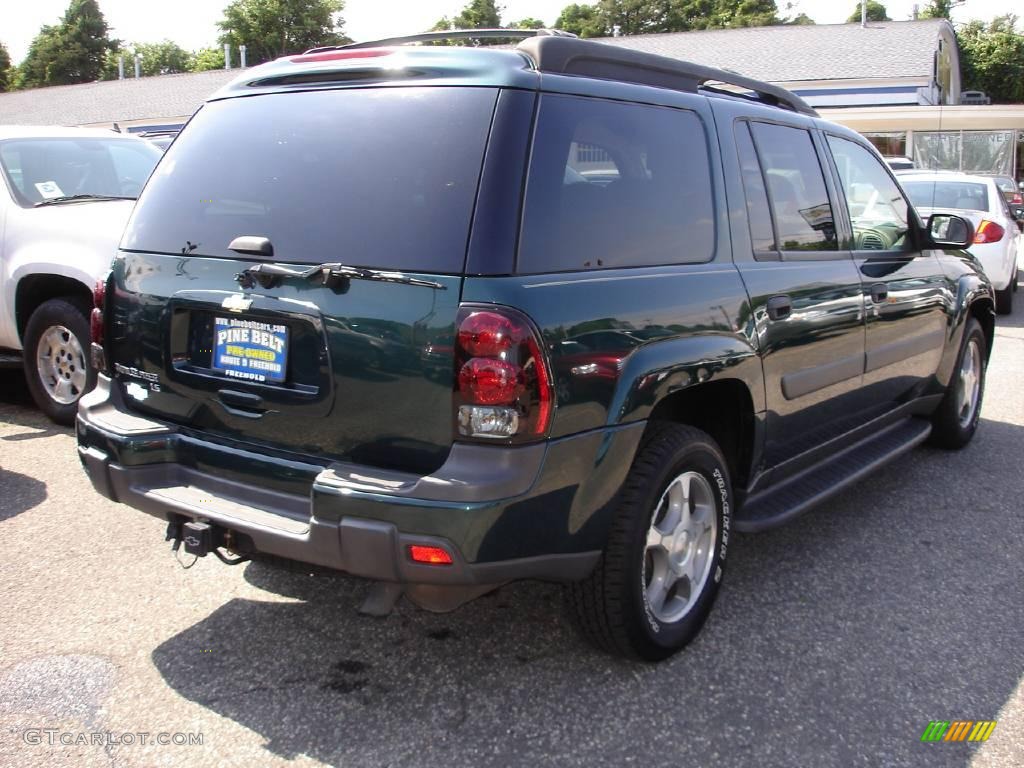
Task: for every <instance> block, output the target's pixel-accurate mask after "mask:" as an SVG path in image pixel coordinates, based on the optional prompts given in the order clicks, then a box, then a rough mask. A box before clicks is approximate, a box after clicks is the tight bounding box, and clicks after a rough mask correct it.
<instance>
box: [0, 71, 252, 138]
mask: <svg viewBox="0 0 1024 768" xmlns="http://www.w3.org/2000/svg"><path fill="white" fill-rule="evenodd" d="M238 72H239V70H237V69H228V70H224V69H216V70H211V71H209V72H195V73H189V74H182V75H162V76H160V77H140V78H138V79H135V78H128V79H126V80H108V81H104V82H98V83H82V84H81V85H55V86H53V87H51V88H33V89H31V90H27V91H14V92H13V93H0V125H88V124H90V123H113V122H130V121H132V120H150V119H154V120H156V119H160V118H172V117H183V116H188V115H191V114H192V113H193V112H195V111H196V109H198V108H199V105H200V104H202V103H203V101H204V100H205V99H206V97H207V96H209V95H210V94H212V93H213V92H214V91H216V90H217V89H218V88H220V87H221V86H222V85H224V84H225V83H227V82H229V81H230V80H232V79H234V78H235V77H237V76H238Z"/></svg>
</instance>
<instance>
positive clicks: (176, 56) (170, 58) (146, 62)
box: [131, 40, 224, 76]
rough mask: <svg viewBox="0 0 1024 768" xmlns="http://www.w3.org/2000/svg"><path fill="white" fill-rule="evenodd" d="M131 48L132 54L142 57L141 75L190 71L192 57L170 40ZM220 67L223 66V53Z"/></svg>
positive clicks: (139, 44) (138, 44) (136, 44)
mask: <svg viewBox="0 0 1024 768" xmlns="http://www.w3.org/2000/svg"><path fill="white" fill-rule="evenodd" d="M131 47H132V51H133V53H134V54H138V55H139V56H141V57H142V74H143V75H146V76H149V75H172V74H176V73H178V72H189V71H191V63H192V62H191V58H192V57H191V55H190V54H189V52H188V51H186V50H185V49H184V48H182V47H181V46H180V45H178V44H177V43H172V42H171V41H170V40H163V41H161V42H159V43H135V44H134V45H132V46H131ZM133 66H134V65H133ZM221 66H224V54H223V53H222V54H221Z"/></svg>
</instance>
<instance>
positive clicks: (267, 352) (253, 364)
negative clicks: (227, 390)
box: [211, 317, 288, 381]
mask: <svg viewBox="0 0 1024 768" xmlns="http://www.w3.org/2000/svg"><path fill="white" fill-rule="evenodd" d="M287 364H288V329H287V328H285V327H284V326H283V325H277V324H275V323H261V322H258V321H256V320H244V319H242V318H238V317H215V318H214V319H213V363H212V365H211V367H212V368H213V369H214V370H215V371H220V372H221V373H223V374H224V375H225V376H228V377H230V378H233V379H243V380H245V381H284V379H285V372H286V371H287Z"/></svg>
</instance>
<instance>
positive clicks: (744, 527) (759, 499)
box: [733, 418, 932, 532]
mask: <svg viewBox="0 0 1024 768" xmlns="http://www.w3.org/2000/svg"><path fill="white" fill-rule="evenodd" d="M931 431H932V425H931V423H930V422H928V421H925V420H924V419H918V418H908V419H905V420H903V421H898V422H896V423H895V424H893V425H891V426H889V427H886V428H885V429H884V430H882V431H880V432H877V433H875V434H873V435H870V436H868V437H866V438H864V439H863V440H861V441H859V442H856V443H854V444H853V445H851V446H850V447H849V448H846V449H844V450H843V451H841V452H840V453H838V454H833V455H831V456H829V457H828V458H827V459H825V460H824V461H823V462H821V463H820V464H815V465H814V466H812V467H809V468H808V469H805V470H804V471H803V472H801V473H799V474H797V475H795V476H793V477H791V478H787V479H786V481H785V482H783V483H782V484H781V485H779V486H775V487H772V488H768V489H766V490H764V491H762V492H761V493H756V494H754V495H753V496H750V497H749V498H747V500H746V502H744V504H743V506H742V507H741V508H740V510H739V513H738V514H737V515H736V517H735V518H734V520H733V525H734V527H735V529H736V530H737V531H743V532H755V531H763V530H766V529H768V528H774V527H775V526H777V525H782V524H783V523H786V522H788V521H790V520H792V519H793V518H794V517H796V516H797V515H801V514H803V513H804V512H806V511H807V510H809V509H810V508H811V507H813V506H815V505H816V504H820V503H821V502H823V501H825V500H826V499H829V498H831V497H832V496H834V495H835V494H837V493H839V492H840V491H842V490H844V489H845V488H846V487H847V486H849V485H852V484H853V483H855V482H857V481H858V480H860V479H861V478H863V477H864V476H865V475H868V474H870V473H872V472H874V471H875V470H876V469H877V468H878V467H880V466H882V465H883V464H885V463H887V462H889V461H892V460H893V459H895V458H897V457H898V456H902V455H903V454H904V453H906V452H907V451H909V450H911V449H912V448H914V447H915V446H917V445H919V444H921V443H923V442H924V441H925V439H927V437H928V435H929V434H930V433H931Z"/></svg>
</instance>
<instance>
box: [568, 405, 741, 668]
mask: <svg viewBox="0 0 1024 768" xmlns="http://www.w3.org/2000/svg"><path fill="white" fill-rule="evenodd" d="M731 508H732V490H731V485H730V482H729V472H728V467H727V466H726V463H725V459H724V458H723V457H722V453H721V451H720V450H719V448H718V446H717V445H716V444H715V442H714V440H712V439H711V438H710V437H709V436H708V435H707V434H705V433H704V432H701V431H700V430H697V429H694V428H692V427H686V426H681V425H678V424H672V423H652V424H651V426H649V427H648V434H647V435H646V436H645V439H644V442H643V443H642V445H641V448H640V450H639V452H638V453H637V457H636V459H635V460H634V462H633V467H632V469H631V470H630V473H629V476H628V477H627V479H626V482H625V483H624V485H623V489H622V491H621V494H620V498H619V503H618V508H617V509H616V512H615V518H614V520H613V523H612V529H611V532H610V534H609V538H608V544H607V546H606V547H605V551H604V553H603V555H602V557H601V561H600V562H599V564H598V566H597V568H595V570H594V572H593V573H592V574H591V575H590V576H589V577H588V578H587V579H586V580H584V581H582V582H578V583H575V584H572V585H570V586H569V602H570V604H571V606H572V608H573V611H574V613H575V615H576V618H577V620H578V623H579V625H580V627H581V629H582V630H583V632H584V634H585V635H586V636H587V637H588V638H589V639H590V640H591V641H592V642H594V643H595V644H596V645H598V646H599V647H601V648H603V649H605V650H608V651H612V652H614V653H618V654H622V655H625V656H632V657H638V658H641V659H646V660H649V661H657V660H659V659H664V658H666V657H668V656H670V655H672V654H673V653H675V652H676V651H678V650H679V649H681V648H682V647H683V646H685V645H686V644H687V643H689V642H690V641H691V640H692V639H693V638H694V637H695V636H696V635H697V633H698V632H699V631H700V628H701V626H703V624H704V621H705V619H706V618H707V616H708V613H709V611H710V610H711V606H712V604H713V603H714V600H715V596H716V594H717V592H718V586H719V583H720V581H721V579H722V574H723V569H724V566H725V552H726V544H727V543H728V538H729V521H730V515H731V512H730V510H731Z"/></svg>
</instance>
